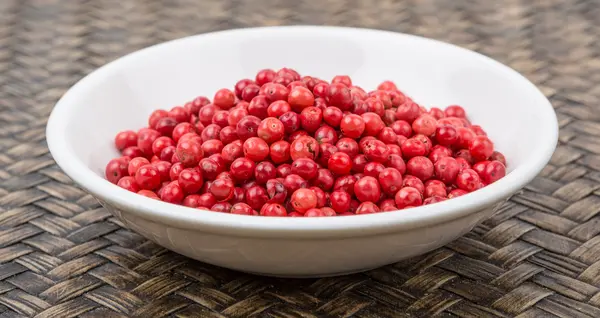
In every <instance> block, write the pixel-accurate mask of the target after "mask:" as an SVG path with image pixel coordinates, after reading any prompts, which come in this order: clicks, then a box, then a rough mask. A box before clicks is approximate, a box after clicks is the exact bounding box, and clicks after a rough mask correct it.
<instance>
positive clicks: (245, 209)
mask: <svg viewBox="0 0 600 318" xmlns="http://www.w3.org/2000/svg"><path fill="white" fill-rule="evenodd" d="M230 213H231V214H240V215H254V210H253V209H252V207H251V206H249V205H248V204H246V203H241V202H240V203H236V204H234V205H233V206H232V207H231V210H230Z"/></svg>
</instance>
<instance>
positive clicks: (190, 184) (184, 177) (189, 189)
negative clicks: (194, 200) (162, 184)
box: [177, 168, 204, 194]
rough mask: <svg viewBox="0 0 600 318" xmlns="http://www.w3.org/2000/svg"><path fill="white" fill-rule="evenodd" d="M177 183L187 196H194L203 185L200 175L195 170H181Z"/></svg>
mask: <svg viewBox="0 0 600 318" xmlns="http://www.w3.org/2000/svg"><path fill="white" fill-rule="evenodd" d="M177 181H178V182H179V186H180V187H181V189H182V190H183V192H185V193H187V194H194V193H196V192H198V191H200V188H202V185H203V184H204V181H203V180H202V174H201V173H200V171H198V169H196V168H188V169H184V170H182V171H181V173H180V174H179V178H178V179H177Z"/></svg>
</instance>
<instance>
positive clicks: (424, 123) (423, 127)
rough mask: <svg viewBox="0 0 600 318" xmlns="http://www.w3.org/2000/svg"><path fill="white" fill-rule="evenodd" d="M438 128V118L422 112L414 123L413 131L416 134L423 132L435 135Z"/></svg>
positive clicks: (427, 134) (423, 133) (426, 134)
mask: <svg viewBox="0 0 600 318" xmlns="http://www.w3.org/2000/svg"><path fill="white" fill-rule="evenodd" d="M436 128H437V120H436V119H435V118H433V116H431V115H428V114H422V115H421V116H419V117H417V119H415V121H414V122H413V123H412V129H413V131H414V132H415V133H416V134H422V135H425V136H433V134H434V133H435V132H436Z"/></svg>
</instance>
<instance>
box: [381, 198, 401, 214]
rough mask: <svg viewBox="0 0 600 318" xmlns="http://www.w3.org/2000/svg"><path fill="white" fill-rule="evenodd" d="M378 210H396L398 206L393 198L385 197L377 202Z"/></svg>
mask: <svg viewBox="0 0 600 318" xmlns="http://www.w3.org/2000/svg"><path fill="white" fill-rule="evenodd" d="M379 210H381V212H388V211H396V210H398V207H397V206H396V202H395V201H394V200H393V199H387V200H383V201H381V203H379Z"/></svg>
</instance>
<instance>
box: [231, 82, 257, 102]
mask: <svg viewBox="0 0 600 318" xmlns="http://www.w3.org/2000/svg"><path fill="white" fill-rule="evenodd" d="M252 84H254V85H256V83H255V82H254V81H253V80H251V79H247V78H244V79H241V80H239V81H238V82H237V83H235V86H234V89H233V91H234V93H235V95H236V96H237V97H239V98H241V97H242V91H243V90H244V88H246V86H248V85H252ZM257 86H258V85H257Z"/></svg>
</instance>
